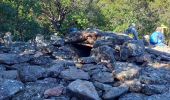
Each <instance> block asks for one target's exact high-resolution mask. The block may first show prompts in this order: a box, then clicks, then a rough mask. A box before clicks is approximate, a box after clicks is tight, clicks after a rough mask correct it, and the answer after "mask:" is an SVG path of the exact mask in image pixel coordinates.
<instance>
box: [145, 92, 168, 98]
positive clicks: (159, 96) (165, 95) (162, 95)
mask: <svg viewBox="0 0 170 100" xmlns="http://www.w3.org/2000/svg"><path fill="white" fill-rule="evenodd" d="M169 98H170V91H167V92H166V93H163V94H157V95H152V96H149V97H148V98H147V100H169Z"/></svg>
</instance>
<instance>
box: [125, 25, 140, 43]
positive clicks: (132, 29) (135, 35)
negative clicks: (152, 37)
mask: <svg viewBox="0 0 170 100" xmlns="http://www.w3.org/2000/svg"><path fill="white" fill-rule="evenodd" d="M125 34H133V39H134V40H139V39H138V31H137V29H136V25H135V24H134V23H132V24H131V25H130V26H129V28H128V29H127V30H126V31H125Z"/></svg>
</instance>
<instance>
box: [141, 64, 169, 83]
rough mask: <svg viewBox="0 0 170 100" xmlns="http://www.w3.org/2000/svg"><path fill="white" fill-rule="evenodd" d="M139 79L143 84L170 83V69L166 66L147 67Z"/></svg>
mask: <svg viewBox="0 0 170 100" xmlns="http://www.w3.org/2000/svg"><path fill="white" fill-rule="evenodd" d="M139 79H140V81H141V83H143V84H160V85H161V84H169V83H170V71H169V69H165V68H153V67H146V68H143V69H142V70H141V75H140V77H139Z"/></svg>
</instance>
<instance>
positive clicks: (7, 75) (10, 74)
mask: <svg viewBox="0 0 170 100" xmlns="http://www.w3.org/2000/svg"><path fill="white" fill-rule="evenodd" d="M0 78H3V79H11V80H17V79H18V78H19V75H18V71H17V70H9V71H2V72H1V73H0Z"/></svg>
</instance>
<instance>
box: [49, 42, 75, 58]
mask: <svg viewBox="0 0 170 100" xmlns="http://www.w3.org/2000/svg"><path fill="white" fill-rule="evenodd" d="M52 56H53V57H54V58H56V59H72V58H75V57H77V56H78V54H77V53H76V52H75V50H74V48H73V47H71V46H69V45H68V46H63V47H59V48H58V50H57V51H55V52H53V54H52Z"/></svg>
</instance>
